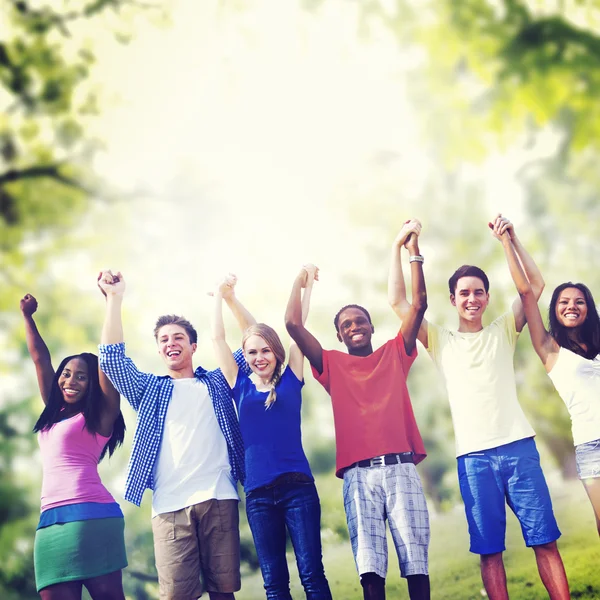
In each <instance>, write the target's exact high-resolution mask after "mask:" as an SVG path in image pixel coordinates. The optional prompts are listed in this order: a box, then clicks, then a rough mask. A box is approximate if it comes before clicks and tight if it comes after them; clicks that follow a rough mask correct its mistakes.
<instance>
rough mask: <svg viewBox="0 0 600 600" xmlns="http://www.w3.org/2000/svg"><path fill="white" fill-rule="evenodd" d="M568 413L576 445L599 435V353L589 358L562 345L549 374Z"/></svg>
mask: <svg viewBox="0 0 600 600" xmlns="http://www.w3.org/2000/svg"><path fill="white" fill-rule="evenodd" d="M548 376H549V377H550V379H551V380H552V383H553V384H554V387H555V388H556V391H557V392H558V394H559V395H560V397H561V398H562V399H563V402H564V403H565V404H566V405H567V408H568V409H569V414H570V415H571V425H572V428H573V442H574V443H575V445H576V446H578V445H579V444H585V443H586V442H591V441H592V440H597V439H599V438H600V354H599V355H598V356H596V358H594V359H592V360H590V359H587V358H584V357H583V356H579V354H576V353H575V352H571V351H570V350H567V349H566V348H561V349H560V350H559V352H558V359H557V360H556V363H555V364H554V367H552V370H551V371H550V372H549V373H548Z"/></svg>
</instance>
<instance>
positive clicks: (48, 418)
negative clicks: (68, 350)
mask: <svg viewBox="0 0 600 600" xmlns="http://www.w3.org/2000/svg"><path fill="white" fill-rule="evenodd" d="M74 358H79V359H80V360H83V361H84V362H85V363H86V365H87V368H88V388H87V390H86V392H85V396H84V397H83V398H82V399H81V400H80V401H79V403H78V404H80V405H81V411H80V412H81V413H82V414H83V418H84V419H85V427H86V429H87V430H88V431H89V432H90V433H92V434H96V433H98V428H99V427H100V414H101V411H102V402H103V395H102V390H101V388H100V380H99V378H98V357H97V356H96V355H95V354H91V353H89V352H83V353H82V354H74V355H73V356H67V358H65V359H63V361H62V362H61V363H60V365H59V366H58V369H57V370H56V373H55V374H54V379H53V380H52V387H51V389H50V396H49V398H48V402H47V403H46V407H45V408H44V410H43V411H42V414H41V415H40V417H39V419H38V420H37V423H36V424H35V426H34V428H33V431H34V433H35V432H38V431H47V430H48V429H50V428H51V427H52V425H54V424H55V423H58V422H59V421H60V420H61V418H60V416H61V415H60V413H61V411H62V410H63V409H64V408H65V407H66V406H67V403H66V402H65V399H64V398H63V395H62V393H61V391H60V388H59V387H58V379H59V377H60V375H61V373H62V372H63V371H64V369H65V366H66V365H67V363H68V362H69V361H70V360H73V359H74ZM124 438H125V420H124V419H123V413H122V412H120V411H119V416H118V417H117V419H116V421H115V423H114V426H113V431H112V435H111V436H110V439H109V440H108V443H107V444H106V446H104V449H103V450H102V454H101V455H100V458H99V460H98V462H99V461H101V460H102V459H103V458H104V456H105V455H106V452H107V451H108V454H109V456H112V454H113V452H114V451H115V448H116V447H117V446H120V445H121V444H122V443H123V440H124Z"/></svg>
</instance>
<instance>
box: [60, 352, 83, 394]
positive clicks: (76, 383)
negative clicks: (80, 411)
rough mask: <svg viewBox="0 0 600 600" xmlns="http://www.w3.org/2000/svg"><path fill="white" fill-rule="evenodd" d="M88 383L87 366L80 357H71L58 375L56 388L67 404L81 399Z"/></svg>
mask: <svg viewBox="0 0 600 600" xmlns="http://www.w3.org/2000/svg"><path fill="white" fill-rule="evenodd" d="M89 384H90V378H89V373H88V366H87V363H86V362H85V361H84V360H83V359H82V358H72V359H71V360H70V361H69V362H68V363H67V364H66V365H65V366H64V368H63V370H62V372H61V373H60V375H59V376H58V388H59V389H60V391H61V394H62V396H63V399H64V401H65V402H66V403H67V404H76V403H77V402H79V401H80V400H82V399H83V398H84V397H85V394H86V392H87V389H88V387H89Z"/></svg>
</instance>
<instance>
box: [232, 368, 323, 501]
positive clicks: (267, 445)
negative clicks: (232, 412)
mask: <svg viewBox="0 0 600 600" xmlns="http://www.w3.org/2000/svg"><path fill="white" fill-rule="evenodd" d="M303 385H304V382H303V381H300V380H299V379H298V378H297V377H296V376H295V375H294V372H293V371H292V370H291V369H290V367H289V365H288V366H287V367H286V368H285V371H284V372H283V375H282V376H281V379H280V380H279V383H278V384H277V385H276V386H275V390H276V392H277V399H276V400H275V402H274V403H273V404H272V405H271V407H270V408H269V409H268V410H267V409H266V408H265V400H266V399H267V396H268V395H269V392H259V391H257V389H256V386H255V385H254V383H253V382H252V380H251V379H250V378H249V377H248V375H246V374H245V373H243V372H242V370H241V369H240V370H239V371H238V376H237V380H236V382H235V386H234V388H233V398H234V400H235V403H236V405H237V408H238V414H239V416H240V429H241V430H242V437H243V439H244V450H245V457H246V482H245V485H244V489H245V490H246V492H250V491H252V490H254V489H256V488H259V487H262V486H263V485H267V484H269V483H271V482H272V481H273V480H274V479H276V478H277V477H279V476H280V475H283V474H284V473H304V474H306V475H308V476H309V477H310V478H311V479H312V473H311V472H310V467H309V465H308V460H307V459H306V455H305V454H304V450H303V449H302V432H301V430H300V409H301V407H302V386H303Z"/></svg>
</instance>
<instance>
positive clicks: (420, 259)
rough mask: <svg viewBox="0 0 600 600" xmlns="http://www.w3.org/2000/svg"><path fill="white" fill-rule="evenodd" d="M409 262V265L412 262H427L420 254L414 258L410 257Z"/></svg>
mask: <svg viewBox="0 0 600 600" xmlns="http://www.w3.org/2000/svg"><path fill="white" fill-rule="evenodd" d="M408 262H409V263H412V262H420V263H422V262H425V259H424V258H423V257H422V256H421V255H420V254H415V255H414V256H411V257H409V259H408Z"/></svg>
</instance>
